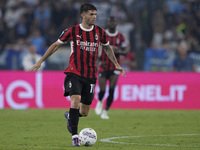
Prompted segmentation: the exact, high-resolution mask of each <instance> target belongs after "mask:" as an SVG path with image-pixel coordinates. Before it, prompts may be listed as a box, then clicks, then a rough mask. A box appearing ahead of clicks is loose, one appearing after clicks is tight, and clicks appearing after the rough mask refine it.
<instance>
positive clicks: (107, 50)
mask: <svg viewBox="0 0 200 150" xmlns="http://www.w3.org/2000/svg"><path fill="white" fill-rule="evenodd" d="M102 46H103V49H104V51H105V53H106V55H107V56H108V58H109V59H110V60H111V61H112V62H113V64H114V65H115V67H116V69H117V70H119V71H120V72H121V73H122V76H123V77H125V76H126V75H125V71H124V69H123V68H122V67H121V66H120V65H119V63H118V62H117V59H116V57H115V54H114V52H113V50H112V48H111V47H110V45H109V44H108V45H102Z"/></svg>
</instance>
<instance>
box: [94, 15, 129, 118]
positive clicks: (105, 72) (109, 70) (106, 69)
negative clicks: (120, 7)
mask: <svg viewBox="0 0 200 150" xmlns="http://www.w3.org/2000/svg"><path fill="white" fill-rule="evenodd" d="M116 26H117V21H116V19H115V17H113V16H111V17H109V18H108V29H107V30H106V32H107V35H108V40H109V43H110V45H111V46H112V48H113V51H114V53H115V57H116V58H117V60H118V62H119V56H120V55H125V54H127V50H126V42H125V37H124V36H123V35H122V34H121V33H120V32H118V31H117V30H116ZM99 55H100V56H99V64H98V83H99V87H100V91H99V94H98V96H99V100H98V102H97V105H96V108H95V113H96V114H97V115H101V118H102V119H109V116H108V110H109V108H110V107H111V104H112V102H113V98H114V90H115V86H116V84H117V80H118V76H119V73H120V72H119V71H118V70H116V68H115V65H114V64H113V63H112V62H111V61H110V60H109V58H108V57H107V55H106V53H105V52H104V50H103V48H102V50H101V51H100V54H99ZM107 80H109V96H108V98H107V102H106V107H105V109H104V110H103V112H102V109H103V97H104V94H105V90H106V82H107Z"/></svg>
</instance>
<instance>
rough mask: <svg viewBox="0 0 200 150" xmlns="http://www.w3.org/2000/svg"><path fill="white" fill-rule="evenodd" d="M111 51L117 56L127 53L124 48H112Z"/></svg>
mask: <svg viewBox="0 0 200 150" xmlns="http://www.w3.org/2000/svg"><path fill="white" fill-rule="evenodd" d="M113 51H114V53H115V54H119V55H126V54H127V53H128V49H127V48H126V47H117V46H113Z"/></svg>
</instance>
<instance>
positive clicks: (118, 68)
mask: <svg viewBox="0 0 200 150" xmlns="http://www.w3.org/2000/svg"><path fill="white" fill-rule="evenodd" d="M116 69H117V70H119V71H120V72H121V73H122V76H123V77H124V78H125V77H126V73H125V71H124V69H123V68H122V67H121V66H120V65H118V66H116Z"/></svg>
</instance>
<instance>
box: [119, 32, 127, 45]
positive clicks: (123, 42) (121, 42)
mask: <svg viewBox="0 0 200 150" xmlns="http://www.w3.org/2000/svg"><path fill="white" fill-rule="evenodd" d="M120 46H121V47H126V46H127V44H126V39H125V37H124V35H122V34H121V39H120Z"/></svg>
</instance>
